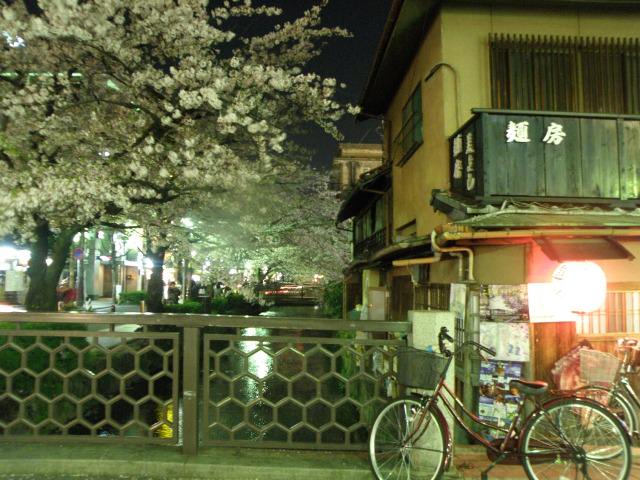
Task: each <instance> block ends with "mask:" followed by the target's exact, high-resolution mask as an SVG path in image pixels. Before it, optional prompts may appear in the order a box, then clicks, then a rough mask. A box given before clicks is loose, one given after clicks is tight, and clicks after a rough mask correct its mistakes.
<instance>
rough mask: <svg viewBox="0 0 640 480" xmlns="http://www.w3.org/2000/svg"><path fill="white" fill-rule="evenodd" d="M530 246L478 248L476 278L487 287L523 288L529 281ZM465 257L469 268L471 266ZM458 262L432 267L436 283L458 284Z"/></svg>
mask: <svg viewBox="0 0 640 480" xmlns="http://www.w3.org/2000/svg"><path fill="white" fill-rule="evenodd" d="M527 251H528V245H527V244H518V245H481V246H476V247H474V276H475V279H476V281H477V282H478V283H480V284H484V285H520V284H523V283H526V281H527V280H526V279H527ZM466 262H467V258H466V254H465V268H466V265H467V263H466ZM458 266H459V263H458V260H446V261H442V262H438V263H434V264H432V265H430V266H429V281H430V282H432V283H458V282H461V281H463V279H462V278H460V276H459V274H458V270H459V269H458Z"/></svg>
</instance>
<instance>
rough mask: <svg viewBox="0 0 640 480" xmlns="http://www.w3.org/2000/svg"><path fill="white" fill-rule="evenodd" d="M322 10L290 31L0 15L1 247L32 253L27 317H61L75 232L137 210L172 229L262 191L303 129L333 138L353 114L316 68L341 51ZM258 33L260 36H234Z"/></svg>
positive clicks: (230, 20)
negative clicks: (58, 304) (237, 192)
mask: <svg viewBox="0 0 640 480" xmlns="http://www.w3.org/2000/svg"><path fill="white" fill-rule="evenodd" d="M325 4H326V1H320V2H319V4H318V5H317V6H314V7H312V8H310V9H309V10H308V11H306V12H305V13H304V15H302V16H301V17H300V18H298V19H296V20H294V21H291V22H284V23H283V22H280V23H279V20H278V17H279V16H280V15H281V13H282V11H281V10H280V9H279V8H275V7H269V6H254V5H253V4H252V2H251V0H227V1H224V2H222V1H214V2H209V1H203V0H176V1H174V0H145V1H144V2H130V1H128V0H100V1H98V0H85V1H82V0H39V1H38V4H37V5H38V9H37V11H35V12H33V11H32V12H29V11H27V10H26V8H25V7H24V6H23V5H22V4H21V3H18V2H15V3H13V4H12V5H8V6H3V7H2V15H1V18H0V31H2V32H5V33H4V36H5V39H6V40H7V41H6V42H5V43H4V45H2V47H1V49H0V55H1V56H0V72H2V76H1V77H0V80H2V81H1V82H0V85H1V86H0V88H1V89H2V92H1V93H2V100H1V102H0V103H1V107H2V114H0V178H1V179H2V180H0V186H1V187H2V189H3V191H5V192H8V194H7V195H5V196H3V198H0V234H6V233H11V234H14V235H16V236H18V237H19V238H21V239H22V240H24V241H26V242H30V243H31V245H32V251H33V255H32V261H31V264H30V267H29V275H30V279H31V285H30V291H29V294H28V298H29V301H28V303H29V308H31V309H41V310H50V309H52V308H54V305H55V284H56V283H57V280H58V278H59V273H60V271H61V269H62V267H63V265H64V256H65V255H66V251H68V248H69V245H70V238H72V236H73V234H74V233H75V232H77V231H79V230H80V229H82V228H85V227H86V226H88V225H93V224H95V223H97V222H100V221H109V218H110V216H113V215H115V216H116V218H123V217H124V218H126V217H127V216H128V215H129V214H131V216H133V217H138V218H145V215H144V208H143V207H147V208H148V210H147V213H148V215H146V218H148V219H149V224H154V223H155V224H156V225H157V224H165V225H167V224H170V223H171V222H174V223H175V222H176V221H179V218H180V216H182V215H183V214H184V212H183V210H184V206H185V205H187V206H188V205H190V204H192V203H194V202H195V203H198V198H200V197H201V196H202V195H204V194H207V195H209V194H211V193H212V192H213V193H220V194H223V193H224V192H229V191H233V190H234V189H236V188H237V187H238V185H242V184H245V183H251V182H255V181H259V180H261V178H262V176H263V174H264V173H265V172H270V171H271V170H272V168H273V165H274V164H275V163H277V160H278V157H279V156H280V155H282V154H283V153H284V148H285V145H286V141H287V132H290V131H291V130H292V129H294V128H296V126H298V125H300V124H302V123H311V124H316V125H319V126H320V127H322V128H323V129H324V130H325V131H326V132H327V133H328V134H330V135H334V136H338V132H337V130H336V127H335V122H336V121H337V120H338V119H339V118H340V117H341V116H342V115H343V114H344V113H345V111H346V110H347V109H349V108H350V107H349V106H347V105H343V104H341V103H340V102H338V101H337V100H336V98H337V92H338V91H339V88H340V86H338V85H336V81H335V80H334V79H332V78H322V77H321V76H320V75H318V74H316V73H313V72H310V71H309V70H308V68H307V65H308V63H309V61H310V60H311V59H313V58H314V57H315V56H317V55H319V54H320V50H321V46H322V43H323V42H324V41H325V40H326V39H327V38H329V37H333V36H347V32H345V31H344V30H343V29H340V28H327V27H324V26H322V25H321V12H322V7H323V6H324V5H325ZM252 18H260V19H261V21H262V23H263V26H264V31H266V33H259V34H251V33H246V31H244V30H243V29H241V28H240V26H241V25H243V23H246V22H248V21H250V20H251V19H252ZM261 30H262V29H261ZM241 31H242V32H243V33H240V32H241ZM185 199H188V200H185ZM174 207H175V208H174ZM161 237H162V236H161V235H160V236H159V237H158V236H156V238H160V241H159V243H158V245H161V244H162V243H163V240H162V239H161ZM47 255H51V258H52V260H53V263H52V264H51V266H47V265H46V263H45V260H46V258H47Z"/></svg>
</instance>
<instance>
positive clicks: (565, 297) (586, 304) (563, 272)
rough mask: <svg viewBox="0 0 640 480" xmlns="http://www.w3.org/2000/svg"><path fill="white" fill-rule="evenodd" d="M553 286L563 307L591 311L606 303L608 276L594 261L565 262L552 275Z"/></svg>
mask: <svg viewBox="0 0 640 480" xmlns="http://www.w3.org/2000/svg"><path fill="white" fill-rule="evenodd" d="M551 284H552V288H553V290H554V292H555V294H556V295H557V298H558V299H559V300H560V304H561V306H562V307H563V308H566V309H567V310H568V311H571V312H579V313H589V312H593V311H595V310H598V309H600V308H601V307H602V305H604V300H605V297H606V294H607V277H606V276H605V274H604V271H603V270H602V268H600V266H599V265H597V264H595V263H593V262H564V263H561V264H560V265H558V267H557V268H556V269H555V270H554V272H553V275H552V277H551Z"/></svg>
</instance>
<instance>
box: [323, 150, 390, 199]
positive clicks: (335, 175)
mask: <svg viewBox="0 0 640 480" xmlns="http://www.w3.org/2000/svg"><path fill="white" fill-rule="evenodd" d="M380 165H382V145H381V144H375V143H341V144H340V145H339V146H338V155H337V156H336V157H335V158H334V159H333V164H332V166H331V186H332V188H333V189H334V190H336V191H339V192H345V191H348V190H350V189H351V188H353V186H354V185H355V184H356V183H357V181H358V179H359V178H360V176H361V175H362V174H364V173H367V172H369V171H371V170H373V169H375V168H378V167H379V166H380Z"/></svg>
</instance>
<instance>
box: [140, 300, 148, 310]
mask: <svg viewBox="0 0 640 480" xmlns="http://www.w3.org/2000/svg"><path fill="white" fill-rule="evenodd" d="M146 311H147V304H146V303H145V302H144V300H140V313H145V312H146Z"/></svg>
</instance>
